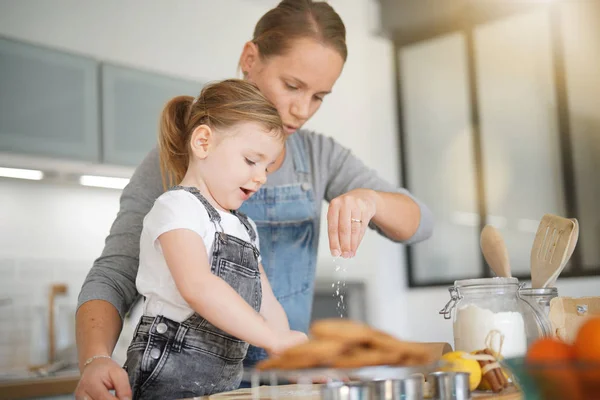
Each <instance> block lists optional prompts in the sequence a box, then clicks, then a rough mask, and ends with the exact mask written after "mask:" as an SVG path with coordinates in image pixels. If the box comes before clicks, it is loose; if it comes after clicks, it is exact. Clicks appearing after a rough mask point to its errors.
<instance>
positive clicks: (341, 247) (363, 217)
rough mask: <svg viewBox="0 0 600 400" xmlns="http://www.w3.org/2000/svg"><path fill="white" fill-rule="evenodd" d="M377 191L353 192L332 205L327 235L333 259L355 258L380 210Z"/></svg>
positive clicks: (359, 190)
mask: <svg viewBox="0 0 600 400" xmlns="http://www.w3.org/2000/svg"><path fill="white" fill-rule="evenodd" d="M377 196H378V194H377V192H375V191H374V190H371V189H354V190H351V191H349V192H348V193H345V194H343V195H341V196H338V197H336V198H335V199H333V200H331V202H330V203H329V211H328V212H327V233H328V234H329V249H330V251H331V255H332V256H334V257H339V256H342V257H344V258H350V257H354V256H355V255H356V250H357V249H358V246H359V245H360V242H361V241H362V239H363V236H364V235H365V232H366V230H367V226H368V225H369V221H371V218H373V216H374V215H375V211H376V209H377Z"/></svg>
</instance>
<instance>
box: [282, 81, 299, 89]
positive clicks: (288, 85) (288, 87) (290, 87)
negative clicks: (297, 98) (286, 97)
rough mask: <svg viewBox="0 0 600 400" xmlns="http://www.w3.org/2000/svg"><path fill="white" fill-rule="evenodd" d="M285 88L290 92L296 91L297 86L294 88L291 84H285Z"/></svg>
mask: <svg viewBox="0 0 600 400" xmlns="http://www.w3.org/2000/svg"><path fill="white" fill-rule="evenodd" d="M285 87H286V88H287V89H289V90H292V91H294V90H298V86H294V85H292V84H289V83H287V82H285Z"/></svg>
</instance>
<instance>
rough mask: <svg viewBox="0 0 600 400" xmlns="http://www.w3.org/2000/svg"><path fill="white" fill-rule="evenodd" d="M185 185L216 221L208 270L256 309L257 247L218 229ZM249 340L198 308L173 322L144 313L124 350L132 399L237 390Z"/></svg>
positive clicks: (250, 231)
mask: <svg viewBox="0 0 600 400" xmlns="http://www.w3.org/2000/svg"><path fill="white" fill-rule="evenodd" d="M171 190H186V191H188V192H190V193H192V194H194V195H195V196H196V198H198V200H199V201H200V202H201V203H202V205H204V207H205V208H206V211H207V212H208V215H209V217H210V220H211V222H212V223H213V224H214V226H215V230H216V233H215V241H214V245H213V251H212V263H211V272H212V273H213V274H214V275H216V276H219V277H220V278H222V279H223V280H224V281H225V282H227V283H228V284H229V285H230V286H231V287H233V288H234V289H235V291H236V292H237V293H239V294H240V295H241V296H242V297H243V298H244V300H246V302H248V304H250V305H251V306H252V307H253V308H254V309H255V310H256V311H257V312H258V311H260V305H261V300H262V287H261V283H260V271H259V268H258V255H259V253H258V249H257V248H256V247H255V246H254V245H253V244H251V243H248V242H246V241H244V240H241V239H239V238H237V237H234V236H231V235H228V234H226V233H224V232H223V228H222V227H221V224H220V221H221V216H220V215H219V213H218V212H217V210H215V209H214V208H213V207H212V205H210V204H209V203H208V201H207V200H206V199H205V198H204V197H202V195H201V194H200V193H199V192H198V190H196V189H195V188H188V187H181V186H176V187H174V188H173V189H171ZM233 214H234V215H236V216H237V217H238V218H239V220H240V222H241V223H242V224H243V225H244V226H245V227H246V229H247V230H248V234H249V236H250V238H251V241H252V242H253V243H255V240H256V232H254V229H253V228H252V226H251V225H250V223H249V222H248V219H247V217H246V216H245V215H243V214H242V213H238V212H233ZM247 350H248V344H247V343H246V342H243V341H241V340H238V339H236V338H234V337H233V336H231V335H229V334H227V333H225V332H224V331H222V330H220V329H218V328H217V327H215V326H214V325H212V324H211V323H210V322H208V321H207V320H206V319H204V318H202V317H201V316H200V315H198V314H197V313H195V314H193V315H192V316H191V317H189V318H188V319H186V320H185V321H183V322H182V323H177V322H174V321H172V320H169V319H167V318H165V317H163V316H160V315H159V316H156V317H150V316H143V317H142V318H141V320H140V322H139V324H138V326H137V328H136V331H135V333H134V336H133V340H132V342H131V345H130V346H129V348H128V350H127V361H126V362H125V365H124V368H125V370H126V371H127V372H128V374H129V381H130V384H131V388H132V390H133V399H134V400H136V399H176V398H187V397H197V396H205V395H209V394H213V393H217V392H223V391H229V390H233V389H237V388H238V386H239V384H240V381H241V379H242V371H243V360H244V357H245V356H246V352H247Z"/></svg>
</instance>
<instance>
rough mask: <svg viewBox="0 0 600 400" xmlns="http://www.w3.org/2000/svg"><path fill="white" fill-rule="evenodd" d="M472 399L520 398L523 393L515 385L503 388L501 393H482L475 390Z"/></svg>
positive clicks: (519, 399)
mask: <svg viewBox="0 0 600 400" xmlns="http://www.w3.org/2000/svg"><path fill="white" fill-rule="evenodd" d="M472 397H473V399H481V400H483V399H489V400H522V399H523V395H522V393H521V391H520V390H519V389H517V388H516V387H515V386H509V387H508V388H507V389H505V390H503V391H502V393H498V394H495V393H482V392H475V393H473V396H472Z"/></svg>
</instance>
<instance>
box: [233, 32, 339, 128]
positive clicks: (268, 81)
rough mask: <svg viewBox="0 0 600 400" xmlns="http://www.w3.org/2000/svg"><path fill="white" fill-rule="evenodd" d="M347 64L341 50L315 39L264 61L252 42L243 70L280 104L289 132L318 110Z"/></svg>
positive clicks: (242, 64)
mask: <svg viewBox="0 0 600 400" xmlns="http://www.w3.org/2000/svg"><path fill="white" fill-rule="evenodd" d="M343 66H344V60H343V59H342V56H341V55H340V54H339V53H338V52H336V51H335V50H334V49H332V48H330V47H326V46H324V45H323V44H321V43H319V42H317V41H315V40H313V39H298V40H295V41H294V42H293V43H292V45H291V47H290V49H289V50H288V51H287V52H286V53H285V54H283V55H279V56H271V57H269V58H267V59H264V60H262V59H261V58H260V56H259V53H258V48H257V46H256V45H255V44H254V43H252V42H249V43H247V44H246V46H245V47H244V51H243V53H242V58H241V67H242V71H244V72H245V74H246V77H247V79H248V80H250V81H251V82H253V83H254V84H256V85H257V86H258V88H259V89H260V91H261V92H262V93H263V94H264V95H265V96H266V97H267V99H269V100H270V101H271V102H272V103H273V104H274V105H275V107H277V111H279V115H281V119H282V120H283V123H284V125H285V128H286V133H287V134H288V135H289V134H292V133H294V132H296V130H298V129H299V128H300V127H301V126H302V125H304V123H305V122H306V121H308V120H309V119H310V117H312V116H313V115H314V113H316V112H317V110H318V109H319V107H320V106H321V103H322V102H323V100H324V98H325V96H326V95H327V94H329V93H330V92H331V90H332V87H333V84H334V83H335V81H336V80H337V79H338V78H339V76H340V74H341V73H342V68H343Z"/></svg>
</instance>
